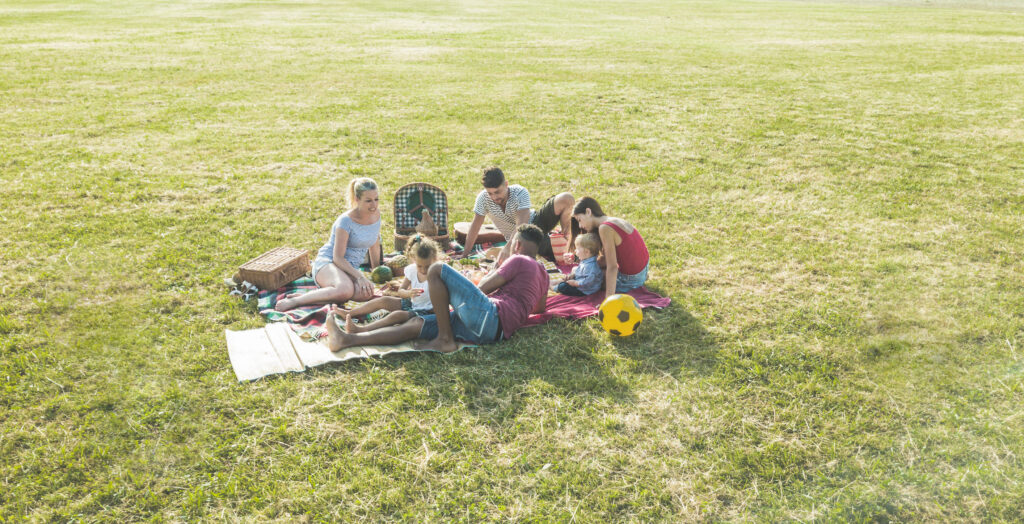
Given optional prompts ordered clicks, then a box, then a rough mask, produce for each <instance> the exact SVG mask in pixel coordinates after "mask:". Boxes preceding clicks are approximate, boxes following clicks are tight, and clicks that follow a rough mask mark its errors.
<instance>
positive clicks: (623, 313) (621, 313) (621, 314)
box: [619, 310, 629, 324]
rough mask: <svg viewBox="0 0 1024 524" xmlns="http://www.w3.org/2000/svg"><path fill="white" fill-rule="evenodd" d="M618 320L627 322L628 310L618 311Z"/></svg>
mask: <svg viewBox="0 0 1024 524" xmlns="http://www.w3.org/2000/svg"><path fill="white" fill-rule="evenodd" d="M619 322H622V323H623V324H625V323H626V322H629V311H626V310H622V311H619Z"/></svg>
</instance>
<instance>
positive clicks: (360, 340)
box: [327, 311, 423, 351]
mask: <svg viewBox="0 0 1024 524" xmlns="http://www.w3.org/2000/svg"><path fill="white" fill-rule="evenodd" d="M335 316H336V313H335V312H334V311H331V314H329V315H327V347H329V348H330V349H331V351H341V350H342V349H345V348H350V347H353V346H370V345H389V344H398V343H399V342H406V341H408V340H414V339H416V337H418V336H419V334H420V329H421V328H422V327H423V319H421V318H419V317H415V318H411V319H409V320H408V321H407V322H405V323H404V324H399V325H397V326H388V327H385V328H381V329H378V330H376V331H370V332H367V333H351V334H350V333H345V332H344V331H342V329H341V328H340V327H338V323H337V322H336V321H335Z"/></svg>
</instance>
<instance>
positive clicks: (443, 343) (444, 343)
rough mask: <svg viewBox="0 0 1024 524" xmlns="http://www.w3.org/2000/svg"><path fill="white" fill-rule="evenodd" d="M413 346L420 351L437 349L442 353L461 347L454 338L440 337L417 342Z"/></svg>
mask: <svg viewBox="0 0 1024 524" xmlns="http://www.w3.org/2000/svg"><path fill="white" fill-rule="evenodd" d="M413 347H414V348H416V349H418V350H420V351H437V352H440V353H451V352H453V351H455V350H456V349H459V345H458V344H457V343H456V342H455V341H454V340H441V339H440V337H439V338H435V339H434V340H430V341H427V342H417V343H415V344H413Z"/></svg>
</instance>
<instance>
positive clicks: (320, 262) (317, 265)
mask: <svg viewBox="0 0 1024 524" xmlns="http://www.w3.org/2000/svg"><path fill="white" fill-rule="evenodd" d="M331 262H332V260H331V259H329V258H320V257H317V258H314V259H313V271H311V272H310V274H311V275H312V276H313V282H316V274H317V273H318V272H319V271H320V270H321V269H323V268H325V267H327V266H329V265H331ZM319 285H320V284H317V286H319Z"/></svg>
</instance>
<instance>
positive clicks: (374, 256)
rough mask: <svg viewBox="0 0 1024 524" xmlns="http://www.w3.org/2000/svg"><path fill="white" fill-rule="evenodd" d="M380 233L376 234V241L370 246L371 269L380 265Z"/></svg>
mask: <svg viewBox="0 0 1024 524" xmlns="http://www.w3.org/2000/svg"><path fill="white" fill-rule="evenodd" d="M380 249H381V248H380V235H378V236H377V241H376V242H374V244H373V245H372V246H370V269H373V268H375V267H377V266H379V265H380V259H381V256H380Z"/></svg>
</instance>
